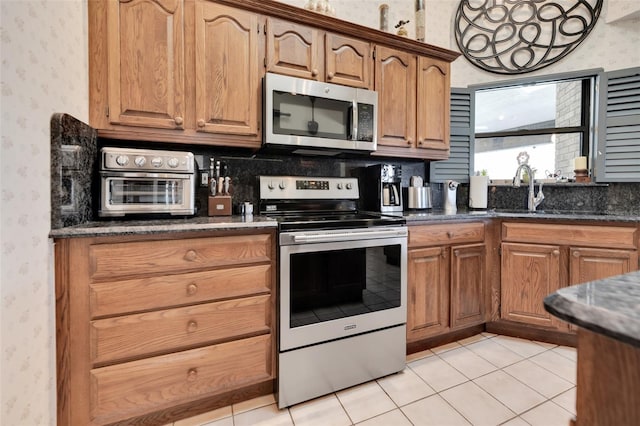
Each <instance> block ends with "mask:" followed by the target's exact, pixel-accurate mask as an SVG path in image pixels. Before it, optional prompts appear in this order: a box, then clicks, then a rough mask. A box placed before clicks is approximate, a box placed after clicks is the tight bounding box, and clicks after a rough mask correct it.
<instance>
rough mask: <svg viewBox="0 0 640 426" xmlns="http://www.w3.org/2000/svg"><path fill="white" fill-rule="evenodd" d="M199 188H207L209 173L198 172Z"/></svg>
mask: <svg viewBox="0 0 640 426" xmlns="http://www.w3.org/2000/svg"><path fill="white" fill-rule="evenodd" d="M200 186H209V172H205V171H202V172H200Z"/></svg>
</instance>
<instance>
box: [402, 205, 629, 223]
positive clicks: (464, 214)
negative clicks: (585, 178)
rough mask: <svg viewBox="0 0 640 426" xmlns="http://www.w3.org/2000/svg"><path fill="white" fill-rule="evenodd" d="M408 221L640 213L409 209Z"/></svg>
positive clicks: (606, 218) (605, 218)
mask: <svg viewBox="0 0 640 426" xmlns="http://www.w3.org/2000/svg"><path fill="white" fill-rule="evenodd" d="M404 217H405V218H406V219H407V223H409V224H410V223H411V222H417V221H436V220H459V219H478V218H501V219H541V220H571V221H575V220H584V221H597V222H631V223H637V222H640V214H638V213H631V212H592V211H567V210H538V211H535V212H529V211H527V210H463V209H458V211H457V212H456V213H445V212H444V211H442V210H433V211H431V210H425V211H417V210H416V211H408V212H405V213H404Z"/></svg>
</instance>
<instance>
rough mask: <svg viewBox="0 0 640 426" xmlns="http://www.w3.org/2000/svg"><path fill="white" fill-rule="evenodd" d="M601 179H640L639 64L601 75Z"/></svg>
mask: <svg viewBox="0 0 640 426" xmlns="http://www.w3.org/2000/svg"><path fill="white" fill-rule="evenodd" d="M597 154H598V155H597V157H596V170H595V176H596V180H597V181H598V182H640V67H639V68H629V69H625V70H619V71H611V72H606V73H603V74H602V75H601V77H600V108H599V119H598V153H597Z"/></svg>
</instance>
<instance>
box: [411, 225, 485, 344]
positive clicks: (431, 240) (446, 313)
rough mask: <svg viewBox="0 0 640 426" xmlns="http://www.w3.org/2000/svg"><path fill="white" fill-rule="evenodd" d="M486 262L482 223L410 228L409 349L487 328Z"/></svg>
mask: <svg viewBox="0 0 640 426" xmlns="http://www.w3.org/2000/svg"><path fill="white" fill-rule="evenodd" d="M469 242H475V243H472V244H464V243H469ZM439 244H442V245H439ZM429 245H433V246H432V247H420V246H429ZM414 247H415V248H414ZM485 256H486V248H485V244H484V224H483V223H481V222H477V223H476V222H474V223H462V224H461V223H453V224H444V225H419V226H411V227H410V228H409V252H408V258H409V265H408V274H407V277H408V293H407V294H408V298H407V299H408V301H407V342H408V343H415V342H419V341H421V340H424V339H427V338H432V337H434V336H438V335H442V334H444V333H448V332H450V331H453V330H457V329H460V328H464V327H470V326H474V325H478V324H482V323H484V322H485V313H486V304H485V300H486V297H485V295H486V278H485V276H486V273H485V269H486V268H485Z"/></svg>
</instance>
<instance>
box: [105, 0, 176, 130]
mask: <svg viewBox="0 0 640 426" xmlns="http://www.w3.org/2000/svg"><path fill="white" fill-rule="evenodd" d="M103 7H106V17H107V19H106V38H107V46H106V47H107V52H106V54H107V57H108V59H107V62H108V66H107V68H106V69H107V73H108V97H109V102H108V106H109V110H108V118H109V122H110V123H112V124H122V125H127V126H140V127H155V128H160V129H176V128H182V126H183V124H184V109H185V105H184V93H185V85H184V77H185V76H184V40H183V34H184V32H183V15H184V10H183V2H182V1H181V0H165V1H147V0H131V1H125V0H120V1H109V2H105V3H104V4H103Z"/></svg>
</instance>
